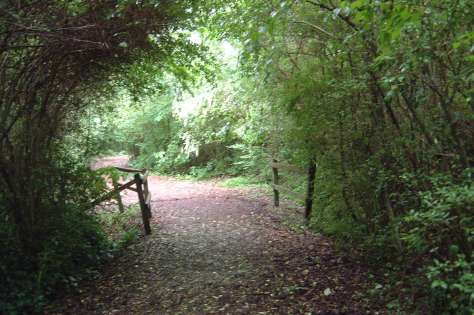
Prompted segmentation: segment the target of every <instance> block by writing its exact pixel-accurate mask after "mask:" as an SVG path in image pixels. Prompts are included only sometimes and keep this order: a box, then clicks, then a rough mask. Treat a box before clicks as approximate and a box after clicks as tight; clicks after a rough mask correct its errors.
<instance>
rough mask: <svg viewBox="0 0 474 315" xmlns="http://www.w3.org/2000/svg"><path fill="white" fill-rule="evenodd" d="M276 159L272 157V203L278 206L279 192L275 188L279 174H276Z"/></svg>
mask: <svg viewBox="0 0 474 315" xmlns="http://www.w3.org/2000/svg"><path fill="white" fill-rule="evenodd" d="M277 163H278V161H277V160H276V159H273V163H272V171H273V204H274V205H275V207H279V206H280V192H279V191H278V189H277V186H278V183H279V176H278V168H277Z"/></svg>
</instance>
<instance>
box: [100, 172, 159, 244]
mask: <svg viewBox="0 0 474 315" xmlns="http://www.w3.org/2000/svg"><path fill="white" fill-rule="evenodd" d="M115 169H116V170H118V171H121V172H125V173H134V174H135V175H134V177H133V180H131V181H129V182H127V183H124V184H120V183H118V182H117V181H116V180H114V179H113V180H112V182H113V186H114V189H113V190H112V191H109V192H107V193H106V194H104V195H103V196H101V197H100V198H98V199H97V200H95V201H94V202H92V204H91V206H92V207H95V206H97V205H98V204H100V203H102V202H104V201H105V200H108V199H112V198H114V199H116V200H117V202H118V205H119V210H120V211H121V212H123V210H124V207H123V202H122V197H121V196H120V192H121V191H123V190H125V189H128V190H131V191H134V192H136V193H137V194H138V202H139V204H140V211H141V215H142V220H143V228H144V230H145V235H150V234H151V226H150V218H151V215H152V214H151V193H150V190H149V189H148V176H149V175H150V173H149V171H147V170H139V169H134V168H127V167H115ZM133 186H135V187H133Z"/></svg>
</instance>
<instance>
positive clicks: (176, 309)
mask: <svg viewBox="0 0 474 315" xmlns="http://www.w3.org/2000/svg"><path fill="white" fill-rule="evenodd" d="M149 184H150V190H151V193H152V196H153V200H152V210H153V219H152V229H153V234H152V235H151V236H149V237H146V238H143V239H141V240H140V241H139V242H136V243H135V244H134V245H131V246H130V247H129V248H128V249H127V250H126V252H125V253H124V254H123V255H121V256H120V257H118V258H116V259H114V260H113V261H112V262H111V263H109V264H108V265H107V266H105V268H104V271H103V273H102V275H101V276H100V277H99V279H97V280H96V281H95V282H94V283H92V284H90V285H88V286H87V287H85V288H82V289H81V291H82V293H80V294H79V295H78V296H76V297H70V298H68V299H66V300H65V301H64V302H63V303H62V304H63V306H62V310H59V311H57V312H54V314H381V313H383V312H380V311H378V312H377V311H376V307H374V305H370V303H369V301H368V300H367V299H366V298H364V291H366V289H367V286H368V284H367V283H366V278H367V277H366V271H365V270H364V269H363V268H362V267H360V265H359V264H357V263H356V262H354V261H352V260H351V259H350V258H349V257H347V256H344V255H341V254H336V253H335V252H334V250H333V246H332V245H331V243H330V241H329V240H328V239H327V238H325V237H323V236H320V235H315V234H312V233H309V232H295V231H293V230H291V229H290V228H289V227H288V226H286V225H284V224H282V220H284V216H282V215H281V212H280V213H279V214H277V213H275V212H274V210H273V209H272V207H271V206H270V205H269V201H268V200H267V199H266V198H265V197H263V196H262V195H261V194H256V193H254V192H253V191H252V190H248V189H230V188H223V187H219V186H218V185H217V182H212V181H205V182H194V181H183V180H175V179H170V178H165V177H156V176H152V177H151V178H150V183H149ZM124 199H125V202H126V203H133V202H134V201H135V200H134V197H133V196H132V195H131V193H129V194H128V195H127V196H125V198H124ZM292 211H294V210H292Z"/></svg>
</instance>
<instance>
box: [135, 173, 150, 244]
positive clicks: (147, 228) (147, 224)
mask: <svg viewBox="0 0 474 315" xmlns="http://www.w3.org/2000/svg"><path fill="white" fill-rule="evenodd" d="M135 182H136V183H137V194H138V201H139V202H140V210H141V212H142V220H143V227H144V229H145V235H150V234H151V227H150V214H149V211H148V209H147V208H148V207H147V205H146V202H145V196H144V195H143V188H142V185H143V181H142V178H141V176H140V174H135Z"/></svg>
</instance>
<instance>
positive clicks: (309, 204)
mask: <svg viewBox="0 0 474 315" xmlns="http://www.w3.org/2000/svg"><path fill="white" fill-rule="evenodd" d="M270 167H271V168H272V174H273V183H272V188H273V204H274V206H275V207H279V206H280V195H281V193H285V194H287V195H291V196H293V197H294V198H296V199H300V200H304V202H305V211H304V216H305V220H306V222H308V221H309V218H310V217H311V212H312V210H313V195H314V186H315V178H316V157H315V156H313V157H311V159H310V161H309V165H308V173H307V180H308V183H307V190H306V195H305V196H303V195H301V194H298V193H295V192H294V191H292V190H291V189H289V188H287V187H284V186H282V185H280V173H279V169H280V168H283V169H290V170H299V169H298V168H297V167H295V166H293V165H291V164H289V163H282V162H279V161H278V160H277V159H276V158H272V159H271V160H270Z"/></svg>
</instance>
